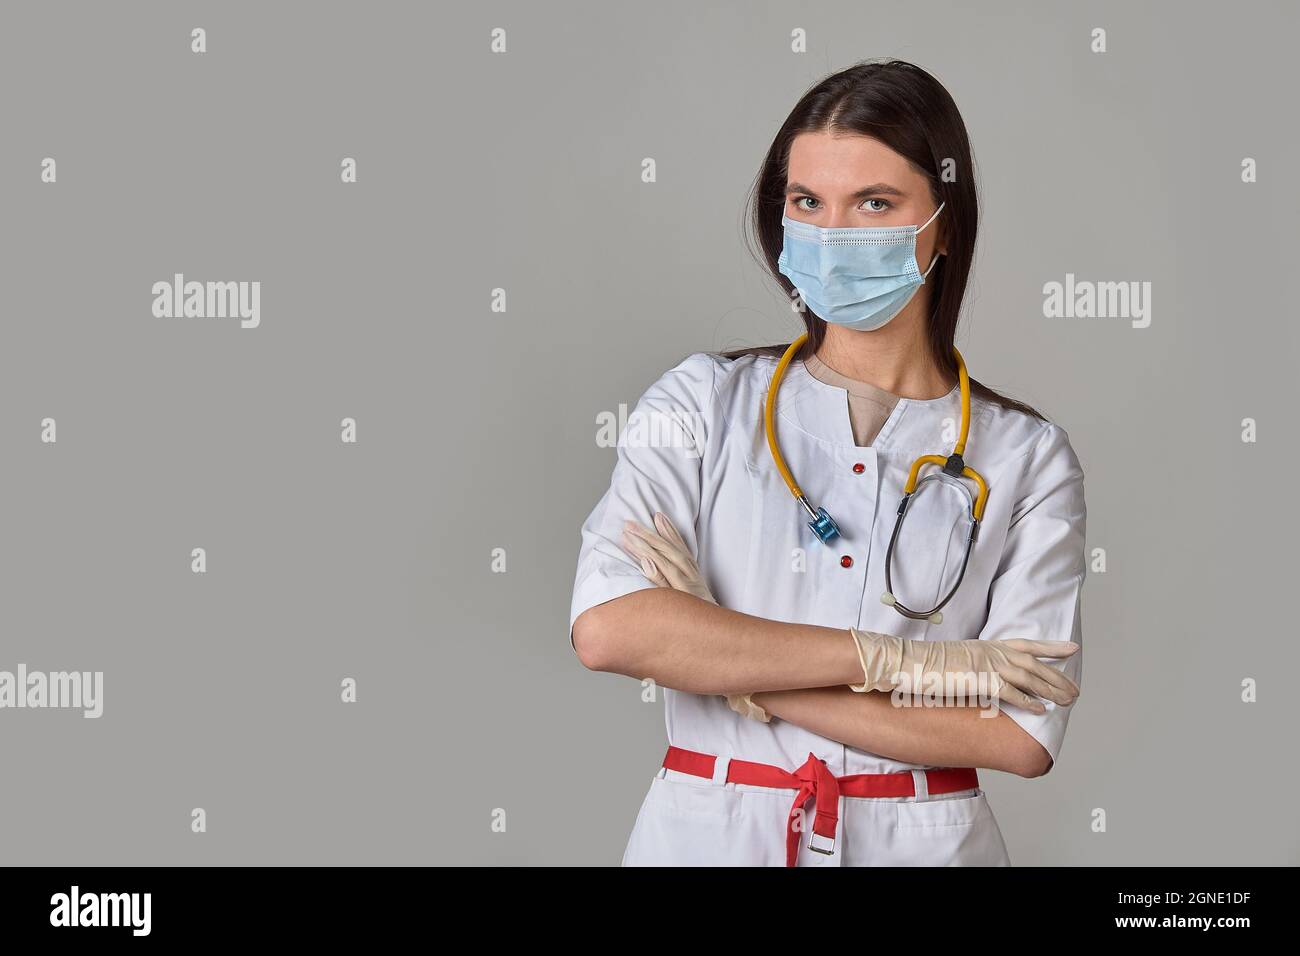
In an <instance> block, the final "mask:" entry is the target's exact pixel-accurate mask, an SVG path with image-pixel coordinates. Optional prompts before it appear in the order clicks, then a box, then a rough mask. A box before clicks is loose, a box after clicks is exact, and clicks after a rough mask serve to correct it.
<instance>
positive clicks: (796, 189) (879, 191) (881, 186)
mask: <svg viewBox="0 0 1300 956" xmlns="http://www.w3.org/2000/svg"><path fill="white" fill-rule="evenodd" d="M791 193H803V194H805V195H807V196H812V197H813V199H821V198H822V197H821V196H818V195H817V194H816V193H815V192H813V191H812V190H811V189H809V188H808V187H807V186H805V185H804V184H803V183H789V184H787V185H786V187H785V194H786V195H787V196H789V195H790V194H791ZM906 195H907V194H906V193H905V192H903V191H902V190H901V189H896V188H895V187H893V186H891V185H889V183H872V184H871V185H870V186H863V187H862V188H861V189H859V190H858V191H857V192H855V193H854V194H853V196H852V197H851V198H853V199H866V198H867V197H868V196H906Z"/></svg>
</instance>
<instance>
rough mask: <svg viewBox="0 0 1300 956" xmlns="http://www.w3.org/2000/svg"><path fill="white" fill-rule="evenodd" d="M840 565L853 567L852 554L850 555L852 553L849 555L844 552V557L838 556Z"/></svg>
mask: <svg viewBox="0 0 1300 956" xmlns="http://www.w3.org/2000/svg"><path fill="white" fill-rule="evenodd" d="M840 567H842V568H851V567H853V556H852V555H849V554H846V555H844V557H842V558H840Z"/></svg>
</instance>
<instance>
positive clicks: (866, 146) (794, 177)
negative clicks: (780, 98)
mask: <svg viewBox="0 0 1300 956" xmlns="http://www.w3.org/2000/svg"><path fill="white" fill-rule="evenodd" d="M786 181H787V182H800V183H804V184H806V185H808V186H810V187H812V188H813V189H816V190H818V191H819V192H820V191H822V190H825V191H826V192H841V193H851V192H853V191H854V190H857V189H861V188H862V187H863V186H864V185H866V184H868V183H888V184H890V185H891V186H897V187H898V188H899V189H902V190H905V191H910V190H912V189H917V188H920V187H923V186H924V185H925V177H924V176H923V175H922V174H921V173H919V172H918V171H917V170H915V169H913V168H912V164H911V163H910V162H908V161H907V159H906V158H905V157H903V156H902V155H901V154H899V153H896V152H894V150H892V149H891V148H890V147H888V146H886V145H885V144H884V143H882V142H881V141H880V140H878V139H875V138H874V137H871V136H863V135H862V134H860V133H844V132H840V131H836V132H834V133H831V132H826V131H819V132H815V133H800V134H799V135H798V136H796V137H795V138H794V140H793V141H792V142H791V144H790V159H789V162H788V163H787V167H786Z"/></svg>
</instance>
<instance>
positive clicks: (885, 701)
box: [570, 61, 1086, 866]
mask: <svg viewBox="0 0 1300 956" xmlns="http://www.w3.org/2000/svg"><path fill="white" fill-rule="evenodd" d="M972 169H973V167H972V164H971V157H970V147H969V143H968V140H967V136H966V131H965V127H964V125H963V123H962V120H961V116H960V115H959V113H958V111H957V108H956V105H955V104H954V103H953V101H952V98H951V97H950V96H949V95H948V93H947V91H946V90H944V88H943V87H942V86H941V85H940V84H939V83H938V82H937V81H936V80H935V79H934V78H933V77H932V76H930V75H929V74H928V73H926V72H925V71H923V70H921V69H919V68H918V67H916V66H913V65H911V64H909V63H903V62H898V61H891V62H885V63H864V64H859V65H856V66H854V67H852V68H850V69H847V70H845V71H843V72H841V73H838V74H835V75H833V76H831V77H829V78H827V79H825V80H823V81H822V82H820V83H819V84H817V85H816V86H815V87H814V88H812V89H811V90H810V91H809V92H808V93H807V94H806V95H805V96H804V97H803V98H802V99H801V100H800V101H799V103H798V104H797V105H796V106H795V108H794V110H793V112H792V113H791V114H790V117H789V118H788V119H787V120H786V122H785V124H784V126H783V127H782V128H781V130H780V132H779V133H778V134H777V136H776V139H775V141H774V142H773V144H772V146H771V148H770V150H769V151H768V154H767V157H766V159H765V161H764V163H763V167H762V171H761V173H760V176H759V179H758V181H757V183H756V185H755V191H754V195H753V198H752V225H753V228H754V230H755V232H756V234H757V239H758V242H759V245H760V246H761V248H762V252H763V256H764V259H765V262H766V264H767V267H768V269H769V271H771V273H772V275H773V277H774V278H776V279H777V281H778V282H780V283H781V285H782V287H783V288H784V289H785V290H786V292H787V294H789V295H791V296H792V300H793V302H794V304H795V307H796V309H797V310H798V311H800V312H801V314H802V318H803V322H804V325H805V329H806V332H805V335H804V336H801V337H800V338H799V339H796V340H795V342H794V343H791V344H790V345H789V346H780V347H774V348H770V349H757V350H750V351H748V352H740V353H730V354H726V355H716V354H712V353H704V352H700V353H696V354H694V355H691V356H689V357H688V358H686V359H685V360H684V361H682V362H681V363H680V364H678V365H677V366H676V367H675V368H673V369H671V370H669V371H668V372H667V373H665V374H664V375H663V377H661V378H660V379H659V381H657V382H656V383H655V384H654V385H652V386H651V387H650V388H649V390H647V391H646V393H645V394H644V395H643V396H642V398H641V400H640V402H639V403H638V405H637V409H636V412H635V413H634V415H633V417H632V419H630V420H629V423H628V425H629V427H628V428H627V429H625V433H624V436H623V437H622V438H621V439H620V444H619V449H618V461H617V464H616V466H615V468H614V474H613V478H612V481H611V485H610V488H609V491H608V492H606V494H605V495H604V497H603V498H602V499H601V501H600V502H599V503H598V504H597V505H596V508H595V510H593V511H592V513H591V516H590V517H589V518H588V519H587V521H586V523H585V524H584V525H583V528H582V548H581V552H580V555H579V559H578V572H577V579H576V582H575V586H574V594H573V605H572V611H571V615H570V625H571V640H572V643H573V646H574V648H575V650H576V651H577V653H578V656H579V658H580V659H581V661H582V662H583V663H584V665H586V666H587V667H589V668H591V669H593V670H601V671H609V672H613V673H618V674H624V675H627V676H631V677H636V678H638V679H647V678H649V679H653V680H654V681H655V682H656V683H657V684H659V685H662V686H663V687H664V688H665V691H664V697H665V702H664V706H665V712H666V720H667V729H668V738H669V749H668V753H667V755H666V756H665V759H664V763H663V766H661V767H660V768H659V771H658V773H657V774H656V775H655V777H654V778H653V779H652V781H651V783H650V790H649V792H648V793H647V795H646V797H645V800H644V802H643V803H642V806H641V809H640V813H639V814H638V816H637V819H636V823H635V826H634V827H633V832H632V835H631V838H630V840H629V842H628V845H627V849H626V852H625V853H624V857H623V864H624V865H628V866H631V865H694V864H703V865H746V866H752V865H772V866H839V865H843V866H875V865H1005V864H1007V863H1008V862H1009V860H1008V858H1007V851H1006V847H1005V844H1004V842H1003V839H1002V835H1001V833H1000V831H999V828H998V825H997V822H996V821H995V820H994V818H993V814H992V812H991V810H990V808H989V806H988V804H987V802H986V799H985V796H984V792H983V791H982V790H981V789H980V787H979V781H978V776H977V772H976V768H991V769H996V770H1002V771H1007V772H1010V773H1015V774H1018V775H1020V776H1024V777H1035V776H1039V775H1041V774H1043V773H1046V772H1047V771H1048V769H1050V767H1051V765H1052V763H1053V761H1054V760H1055V759H1056V757H1057V754H1058V753H1059V751H1060V747H1061V742H1062V739H1063V737H1064V734H1065V727H1066V721H1067V720H1068V717H1069V712H1070V705H1071V704H1072V703H1073V701H1074V699H1075V697H1076V696H1077V694H1078V686H1077V683H1076V682H1077V680H1078V678H1079V674H1080V666H1081V665H1080V655H1079V654H1078V653H1076V652H1077V650H1078V646H1079V641H1080V637H1081V610H1080V591H1081V588H1082V584H1083V579H1084V568H1085V565H1084V524H1085V515H1086V512H1085V506H1084V494H1083V473H1082V471H1081V469H1080V467H1079V462H1078V460H1077V458H1076V456H1075V454H1074V451H1073V450H1072V448H1071V447H1070V443H1069V440H1068V438H1067V436H1066V433H1065V432H1064V431H1063V430H1062V429H1061V428H1059V427H1058V426H1056V425H1054V424H1052V423H1050V422H1047V421H1046V420H1045V419H1044V418H1043V417H1042V416H1041V415H1039V414H1038V413H1037V412H1036V411H1034V410H1033V409H1031V408H1028V407H1026V406H1025V405H1022V404H1020V403H1019V402H1015V401H1013V400H1010V399H1008V398H1005V397H1003V396H1001V395H999V394H997V393H995V392H993V391H991V390H990V389H988V388H986V387H985V386H983V385H980V384H979V383H978V382H976V381H974V380H971V379H969V378H968V376H966V374H965V367H964V363H963V362H962V361H961V359H960V357H959V355H958V354H957V353H956V352H955V350H954V348H953V339H954V332H955V329H956V326H957V318H958V312H959V310H960V307H961V302H962V297H963V295H964V293H965V289H966V281H967V277H968V275H969V273H970V266H971V258H972V254H973V252H974V245H975V235H976V218H977V210H976V193H975V183H974V179H973V175H972ZM964 384H965V385H966V386H967V387H966V388H963V385H964ZM963 393H965V394H966V395H967V397H968V400H967V403H966V412H967V414H963V400H962V399H963ZM769 405H770V421H771V428H770V432H771V434H769V428H768V427H767V426H768V422H767V416H766V415H765V412H768V411H769ZM647 426H649V427H647ZM647 436H649V437H647ZM936 453H938V455H937V457H935V458H932V459H930V460H929V461H921V462H918V461H917V460H918V458H920V457H921V456H924V455H935V454H936ZM914 463H917V465H918V468H917V475H918V476H919V478H920V480H919V483H918V484H915V485H909V476H910V475H911V473H912V469H913V465H914ZM794 476H798V479H799V481H800V482H801V484H796V483H795V481H794ZM927 477H932V480H929V481H927V480H924V479H925V478H927ZM905 490H906V491H910V492H913V493H912V494H911V496H910V497H909V499H908V500H909V504H908V507H907V509H906V513H905V515H904V520H903V523H902V524H901V526H899V528H898V531H897V532H896V531H895V528H896V523H897V519H898V514H897V512H898V510H899V504H900V501H901V500H902V498H903V495H904V492H905ZM792 493H793V494H792ZM795 496H799V497H795ZM814 505H816V507H814ZM827 512H830V513H831V514H833V515H834V517H831V514H827ZM810 517H811V518H812V520H811V521H809V518H810ZM679 529H680V530H679ZM972 529H974V530H972ZM972 535H974V540H971V538H972ZM891 540H892V543H893V546H892V549H891ZM968 545H969V550H968ZM887 559H890V560H887ZM954 587H955V590H953V588H954ZM950 592H951V593H950ZM961 677H966V678H975V679H977V680H978V682H979V687H980V688H981V689H982V690H983V695H982V696H978V698H977V700H975V701H974V702H972V700H971V697H970V695H969V694H966V693H963V692H962V691H961V690H960V689H958V688H957V685H955V684H954V683H953V681H954V680H957V679H958V678H961ZM921 687H925V688H928V692H927V693H926V694H920V695H918V694H917V693H915V692H914V693H912V694H911V695H907V694H900V693H899V691H900V690H902V689H911V690H913V691H916V690H918V689H919V688H921ZM922 704H924V705H933V706H920V705H922ZM939 705H942V706H939Z"/></svg>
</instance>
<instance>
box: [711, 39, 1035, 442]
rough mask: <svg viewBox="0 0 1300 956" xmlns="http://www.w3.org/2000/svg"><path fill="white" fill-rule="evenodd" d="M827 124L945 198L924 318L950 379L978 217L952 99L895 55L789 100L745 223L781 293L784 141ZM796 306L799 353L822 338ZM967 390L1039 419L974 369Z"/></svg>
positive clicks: (755, 351)
mask: <svg viewBox="0 0 1300 956" xmlns="http://www.w3.org/2000/svg"><path fill="white" fill-rule="evenodd" d="M828 130H837V131H844V132H851V133H860V134H862V135H865V136H870V137H873V138H874V139H877V140H879V141H880V142H882V143H884V144H885V145H886V146H888V147H889V148H890V149H892V150H894V152H896V153H898V154H899V155H901V156H902V157H904V158H905V159H907V160H908V161H909V162H910V163H911V164H912V166H913V167H915V168H916V170H917V171H918V172H920V173H921V174H922V175H924V176H925V177H926V178H927V179H928V180H929V183H930V195H931V196H932V197H933V199H934V203H935V205H936V206H938V204H939V203H941V202H942V203H947V205H945V206H944V207H943V219H944V229H945V230H946V232H945V235H946V237H947V240H948V244H947V252H946V254H945V255H943V256H941V257H940V258H939V262H937V263H936V264H935V266H934V269H933V271H932V272H931V273H930V275H929V277H928V278H927V279H926V283H927V285H929V286H930V287H931V289H932V292H931V295H930V314H929V316H928V317H927V323H926V326H927V329H928V333H929V334H928V339H929V345H930V350H931V352H932V354H933V356H934V362H935V364H936V365H937V366H938V367H939V369H940V370H941V371H943V372H944V373H945V374H946V375H947V376H948V377H950V378H954V379H955V378H956V377H957V360H956V358H955V357H954V356H953V353H952V349H953V337H954V335H955V333H956V331H957V319H958V316H959V314H960V312H961V303H962V299H963V297H964V296H965V294H966V280H967V279H968V278H969V276H970V268H971V260H972V259H973V257H974V255H975V234H976V230H977V224H978V219H979V207H978V201H977V199H976V193H975V174H974V164H973V160H972V158H971V151H970V140H969V139H968V138H967V135H966V125H965V123H963V122H962V118H961V114H960V113H959V112H958V110H957V104H956V103H954V102H953V99H952V97H951V96H950V95H949V94H948V91H947V90H946V89H944V88H943V85H942V84H940V83H939V81H938V80H936V79H935V78H934V77H933V76H931V75H930V74H929V73H927V72H926V71H925V70H923V69H921V68H920V67H919V66H915V65H914V64H912V63H907V62H905V61H903V60H885V61H883V62H874V63H873V62H869V61H868V62H863V63H858V64H856V65H854V66H851V67H849V68H848V69H846V70H842V71H841V72H839V73H835V74H833V75H831V76H828V77H826V78H825V79H823V80H821V81H820V82H818V83H817V84H816V85H815V86H814V87H812V89H810V90H808V92H807V93H805V94H804V95H803V97H802V98H801V99H800V100H799V102H798V103H796V104H795V107H794V109H793V110H792V111H791V112H790V115H789V116H788V117H787V118H786V121H785V123H784V125H782V127H781V129H780V130H779V131H778V132H777V134H776V138H775V139H774V140H773V141H772V145H771V146H770V147H769V148H768V151H767V156H766V158H765V159H764V160H763V166H762V168H761V169H760V170H759V174H758V178H757V179H756V180H755V183H754V188H753V190H752V192H751V193H750V198H749V220H750V228H751V229H752V230H753V237H754V238H755V239H756V240H757V243H758V246H759V249H758V252H759V254H761V258H762V261H763V262H764V264H765V265H766V267H767V270H768V272H769V273H770V274H771V275H772V277H773V278H774V279H776V281H777V282H778V283H780V285H781V287H782V288H783V289H784V290H785V292H786V295H787V296H792V294H793V293H794V291H795V290H794V285H793V284H792V283H791V282H790V280H789V279H787V278H786V277H785V276H784V275H782V274H781V273H780V272H779V271H778V269H777V259H778V257H779V256H780V255H781V247H782V244H783V241H784V236H783V230H782V227H781V216H782V214H783V212H784V210H785V187H786V181H787V178H788V164H789V160H790V145H791V143H792V142H793V141H794V138H795V137H796V136H798V135H799V134H800V133H811V132H822V131H828ZM945 160H951V161H952V162H954V163H955V164H956V170H955V173H956V175H955V176H950V177H947V180H945V179H941V177H940V164H941V163H943V162H944V161H945ZM936 222H937V220H936ZM802 315H803V321H804V325H805V326H806V327H807V329H808V341H807V342H806V343H805V344H804V347H803V348H802V349H800V354H799V355H798V358H801V359H802V358H806V357H808V356H810V355H812V354H813V353H814V352H816V350H817V348H818V347H819V346H820V345H821V343H822V340H823V339H824V338H825V337H826V323H825V322H824V321H823V320H822V319H820V318H818V317H817V316H816V315H814V314H813V313H812V311H811V310H810V309H807V308H805V309H804V310H803V311H802ZM789 345H790V343H788V342H787V343H786V344H785V345H764V346H759V347H757V348H750V349H737V350H735V351H731V352H723V353H721V354H722V355H723V356H724V357H726V358H737V357H739V356H741V355H775V356H780V355H782V354H784V352H785V350H786V349H787V348H789ZM970 390H971V395H973V396H978V397H980V398H983V399H986V400H988V401H991V402H994V403H996V404H998V405H1002V406H1004V407H1006V408H1011V409H1015V410H1017V411H1021V412H1024V413H1026V414H1028V415H1032V416H1034V417H1035V418H1038V419H1043V415H1041V414H1040V413H1039V412H1038V411H1036V410H1035V409H1033V408H1031V407H1029V406H1028V405H1026V404H1024V403H1023V402H1018V401H1016V400H1015V399H1012V398H1008V397H1006V396H1005V395H1000V394H998V393H997V392H995V391H993V390H992V389H991V388H989V387H988V386H986V385H982V384H980V383H979V382H977V381H975V379H974V378H972V379H970ZM1044 420H1045V419H1044Z"/></svg>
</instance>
